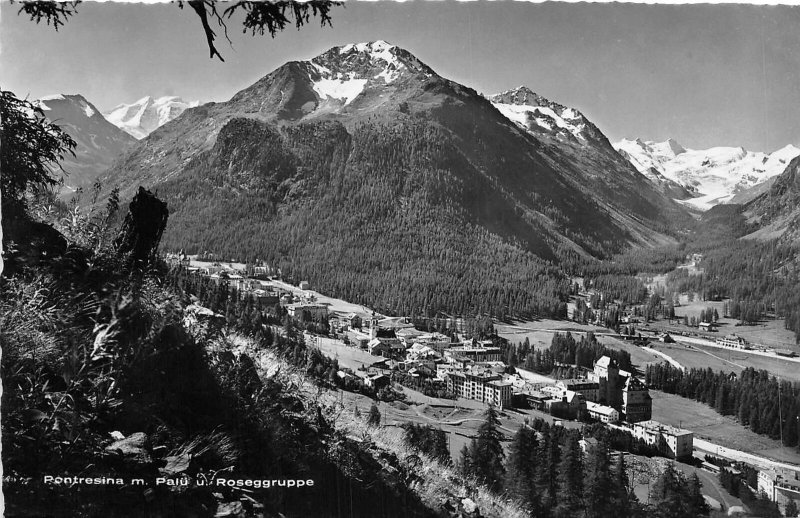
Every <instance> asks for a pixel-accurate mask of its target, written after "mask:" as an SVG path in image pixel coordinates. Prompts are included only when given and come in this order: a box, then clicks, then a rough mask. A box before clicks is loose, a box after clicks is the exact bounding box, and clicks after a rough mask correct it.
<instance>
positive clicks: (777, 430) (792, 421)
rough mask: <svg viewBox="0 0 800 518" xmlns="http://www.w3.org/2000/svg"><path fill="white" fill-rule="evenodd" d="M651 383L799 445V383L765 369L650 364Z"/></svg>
mask: <svg viewBox="0 0 800 518" xmlns="http://www.w3.org/2000/svg"><path fill="white" fill-rule="evenodd" d="M645 379H646V381H647V384H648V386H650V387H652V388H655V389H658V390H663V391H664V392H667V393H670V394H677V395H679V396H682V397H686V398H689V399H694V400H695V401H700V402H702V403H705V404H706V405H708V406H710V407H712V408H714V409H715V410H716V411H717V412H719V413H720V414H722V415H730V416H733V417H735V418H737V419H738V420H739V422H740V423H741V424H742V425H744V426H748V427H750V429H751V430H753V431H754V432H756V433H760V434H763V435H767V436H769V437H770V438H772V439H781V438H783V444H785V445H786V446H798V430H799V429H800V385H798V384H797V383H790V382H788V381H778V380H777V379H776V378H775V377H774V376H770V374H769V372H767V371H765V370H755V369H753V368H752V367H748V368H747V369H745V370H743V371H742V372H741V374H739V375H738V376H737V375H735V374H733V373H725V372H716V373H715V372H713V371H712V370H711V369H710V368H708V369H691V370H689V371H687V372H684V371H681V370H680V369H676V368H674V367H672V366H671V365H669V364H666V363H659V364H656V365H650V366H648V367H647V372H646V378H645Z"/></svg>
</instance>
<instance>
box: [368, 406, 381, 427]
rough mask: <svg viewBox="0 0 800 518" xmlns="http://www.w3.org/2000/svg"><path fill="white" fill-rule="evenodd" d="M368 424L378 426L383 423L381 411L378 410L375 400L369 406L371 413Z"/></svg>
mask: <svg viewBox="0 0 800 518" xmlns="http://www.w3.org/2000/svg"><path fill="white" fill-rule="evenodd" d="M367 424H368V425H370V426H378V425H379V424H381V411H380V410H378V405H376V404H375V403H374V402H373V403H372V406H371V407H369V415H368V416H367Z"/></svg>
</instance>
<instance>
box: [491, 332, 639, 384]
mask: <svg viewBox="0 0 800 518" xmlns="http://www.w3.org/2000/svg"><path fill="white" fill-rule="evenodd" d="M500 348H501V353H502V355H503V361H504V362H505V363H506V364H507V365H511V366H519V367H522V368H524V369H527V370H531V371H534V372H539V373H542V374H550V373H552V372H554V371H555V370H556V369H557V368H559V367H561V368H569V367H574V368H577V370H575V371H574V373H577V372H579V371H580V370H581V369H590V370H591V369H593V368H594V364H595V362H596V361H597V360H599V359H600V358H602V357H603V356H608V357H610V358H611V359H612V360H614V361H616V362H617V365H619V368H620V369H623V370H627V371H628V372H632V371H633V364H632V363H631V355H630V353H629V352H627V351H622V350H618V349H610V348H608V347H606V346H604V345H603V344H601V343H600V342H598V341H597V337H596V336H595V335H594V333H592V332H591V331H590V332H588V333H586V334H585V335H581V336H580V338H579V339H578V340H576V339H575V337H574V336H573V335H572V333H570V332H569V331H567V332H566V333H554V334H553V339H552V340H551V342H550V347H549V348H547V349H545V348H540V349H536V348H534V347H532V346H531V343H530V340H529V339H528V338H526V339H525V340H524V341H523V342H520V343H518V344H510V343H501V346H500Z"/></svg>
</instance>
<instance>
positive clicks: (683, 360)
mask: <svg viewBox="0 0 800 518" xmlns="http://www.w3.org/2000/svg"><path fill="white" fill-rule="evenodd" d="M649 347H652V348H653V349H656V350H658V351H662V352H663V353H665V354H667V355H669V356H671V357H672V358H673V359H675V360H676V361H677V362H678V363H680V364H681V365H683V366H684V367H686V368H693V367H694V368H698V369H705V368H708V367H710V368H711V370H713V371H723V372H735V373H737V374H738V373H740V372H741V371H742V370H743V369H745V368H747V367H753V368H755V369H764V370H766V371H768V372H769V373H770V374H772V375H774V376H776V377H778V378H780V379H785V380H789V381H797V382H800V365H798V364H797V363H796V362H790V361H786V360H781V359H779V358H770V357H767V356H759V355H755V354H748V353H747V351H736V350H733V349H722V348H719V347H703V346H702V345H696V344H692V345H691V346H688V347H687V346H686V345H683V344H680V343H675V344H664V343H661V342H651V343H650V345H649Z"/></svg>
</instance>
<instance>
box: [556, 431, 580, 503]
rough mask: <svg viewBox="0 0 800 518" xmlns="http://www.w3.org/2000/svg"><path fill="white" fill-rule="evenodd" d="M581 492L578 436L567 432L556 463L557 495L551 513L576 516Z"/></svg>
mask: <svg viewBox="0 0 800 518" xmlns="http://www.w3.org/2000/svg"><path fill="white" fill-rule="evenodd" d="M582 494H583V461H582V459H581V450H580V446H579V445H578V437H577V435H575V434H569V436H568V437H567V443H566V444H565V445H564V453H563V455H562V456H561V462H560V463H559V465H558V496H557V503H556V507H555V509H553V515H554V516H556V517H559V518H569V517H572V516H577V515H578V514H579V512H580V510H581V507H582V502H581V495H582Z"/></svg>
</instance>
